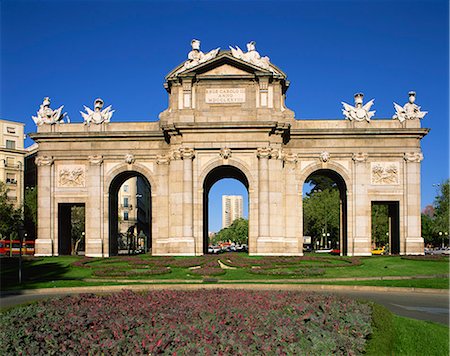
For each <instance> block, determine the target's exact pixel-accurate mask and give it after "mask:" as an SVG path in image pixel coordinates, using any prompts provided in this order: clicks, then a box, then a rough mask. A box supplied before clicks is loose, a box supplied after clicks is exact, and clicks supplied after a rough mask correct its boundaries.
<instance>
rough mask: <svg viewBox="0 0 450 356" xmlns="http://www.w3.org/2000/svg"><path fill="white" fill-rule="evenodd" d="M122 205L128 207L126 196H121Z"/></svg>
mask: <svg viewBox="0 0 450 356" xmlns="http://www.w3.org/2000/svg"><path fill="white" fill-rule="evenodd" d="M123 207H124V208H128V197H124V198H123Z"/></svg>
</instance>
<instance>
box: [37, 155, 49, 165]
mask: <svg viewBox="0 0 450 356" xmlns="http://www.w3.org/2000/svg"><path fill="white" fill-rule="evenodd" d="M34 163H35V164H36V166H51V165H52V164H53V157H52V156H37V157H36V158H35V160H34Z"/></svg>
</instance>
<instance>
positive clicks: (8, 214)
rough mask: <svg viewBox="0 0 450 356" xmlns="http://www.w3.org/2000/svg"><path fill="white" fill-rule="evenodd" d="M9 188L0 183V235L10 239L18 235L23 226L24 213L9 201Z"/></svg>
mask: <svg viewBox="0 0 450 356" xmlns="http://www.w3.org/2000/svg"><path fill="white" fill-rule="evenodd" d="M7 194H8V187H7V186H6V184H5V183H3V182H0V235H2V236H3V237H4V238H6V239H9V238H10V237H11V236H12V235H13V234H17V233H18V231H19V228H20V226H21V224H22V211H21V209H16V208H15V207H14V205H13V204H12V203H11V202H10V201H9V200H8V195H7Z"/></svg>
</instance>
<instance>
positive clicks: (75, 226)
mask: <svg viewBox="0 0 450 356" xmlns="http://www.w3.org/2000/svg"><path fill="white" fill-rule="evenodd" d="M71 210H72V211H71V220H72V230H71V232H72V236H71V238H72V255H76V254H77V253H78V252H79V251H80V250H83V251H84V236H85V235H84V234H83V233H84V232H85V208H84V206H72V208H71Z"/></svg>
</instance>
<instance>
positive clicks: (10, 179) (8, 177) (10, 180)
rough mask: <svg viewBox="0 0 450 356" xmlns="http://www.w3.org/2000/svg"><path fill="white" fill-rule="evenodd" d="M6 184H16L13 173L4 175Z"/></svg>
mask: <svg viewBox="0 0 450 356" xmlns="http://www.w3.org/2000/svg"><path fill="white" fill-rule="evenodd" d="M6 183H9V184H17V180H16V175H15V174H14V173H6Z"/></svg>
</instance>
